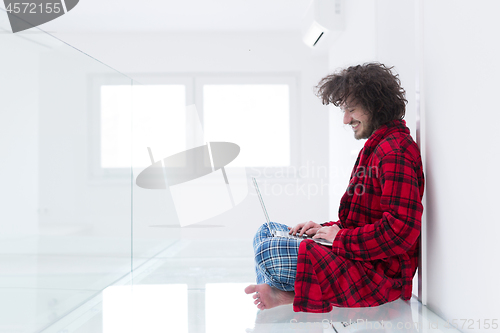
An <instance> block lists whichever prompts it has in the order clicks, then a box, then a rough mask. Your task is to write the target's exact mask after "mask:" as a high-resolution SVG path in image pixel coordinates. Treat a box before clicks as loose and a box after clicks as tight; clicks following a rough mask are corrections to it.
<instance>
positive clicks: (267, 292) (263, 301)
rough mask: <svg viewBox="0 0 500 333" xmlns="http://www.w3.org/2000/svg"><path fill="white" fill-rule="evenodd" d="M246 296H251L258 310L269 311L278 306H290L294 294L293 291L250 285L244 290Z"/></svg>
mask: <svg viewBox="0 0 500 333" xmlns="http://www.w3.org/2000/svg"><path fill="white" fill-rule="evenodd" d="M245 292H246V293H247V294H252V293H254V295H253V298H254V299H255V302H254V303H255V304H257V307H258V308H259V309H260V310H264V309H271V308H274V307H277V306H280V305H285V304H292V303H293V298H294V297H295V293H294V292H293V291H283V290H279V289H276V288H273V287H271V286H270V285H267V284H265V283H263V284H257V285H255V284H251V285H249V286H248V287H246V288H245Z"/></svg>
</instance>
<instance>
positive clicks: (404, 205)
mask: <svg viewBox="0 0 500 333" xmlns="http://www.w3.org/2000/svg"><path fill="white" fill-rule="evenodd" d="M391 69H392V68H388V67H386V66H385V65H383V64H379V63H368V64H364V65H358V66H352V67H349V68H347V69H344V70H341V71H340V72H337V73H335V74H332V75H329V76H326V77H325V78H323V79H322V80H321V81H320V83H319V84H318V86H317V94H318V96H319V97H320V98H322V101H323V104H329V103H333V104H334V105H335V106H340V108H341V109H342V111H343V112H344V124H349V125H351V126H352V129H353V131H354V137H355V138H356V139H358V140H359V139H368V140H367V141H366V143H365V145H364V147H363V149H362V150H361V151H360V153H359V156H358V159H357V161H356V163H355V165H354V168H353V171H352V174H351V179H350V182H349V186H348V187H347V190H346V192H345V194H344V195H343V197H342V199H341V201H340V207H339V221H336V222H326V223H323V224H318V223H314V222H312V221H309V222H306V223H299V224H298V225H296V226H295V227H293V228H290V227H287V226H286V225H283V224H279V223H275V222H272V223H273V226H274V228H275V229H276V230H290V233H291V234H296V233H299V234H300V236H302V234H304V233H306V234H307V235H310V236H313V238H324V239H327V240H329V241H332V242H333V245H332V247H327V246H323V245H320V244H317V243H316V242H314V241H313V240H307V239H306V240H300V239H295V238H282V237H272V236H271V233H270V231H269V228H268V227H267V226H266V225H263V226H261V227H260V229H259V230H258V232H257V234H256V236H255V238H254V243H253V244H254V250H255V260H256V272H257V283H258V284H257V285H250V286H248V287H246V288H245V292H246V293H247V294H251V293H253V294H254V295H253V298H254V299H255V302H254V303H255V304H256V305H257V307H258V308H259V309H261V310H264V309H270V308H273V307H275V306H279V305H284V304H292V303H293V309H294V311H307V312H329V311H331V310H332V306H339V307H365V306H376V305H380V304H383V303H386V302H391V301H394V300H396V299H398V298H402V299H404V300H408V299H410V297H411V290H412V278H413V276H414V274H415V271H416V269H417V266H418V256H419V253H420V247H419V236H420V224H421V217H422V211H423V206H422V196H423V193H424V175H423V172H422V161H421V157H420V152H419V148H418V146H417V145H416V143H415V142H414V141H413V139H412V138H411V136H410V130H409V129H408V127H406V123H405V121H404V120H403V117H404V115H405V106H406V103H407V100H406V99H405V91H404V89H403V88H402V87H401V82H400V80H399V78H398V75H394V74H393V73H392V72H391Z"/></svg>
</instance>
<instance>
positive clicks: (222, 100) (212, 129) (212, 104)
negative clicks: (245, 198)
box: [203, 84, 290, 167]
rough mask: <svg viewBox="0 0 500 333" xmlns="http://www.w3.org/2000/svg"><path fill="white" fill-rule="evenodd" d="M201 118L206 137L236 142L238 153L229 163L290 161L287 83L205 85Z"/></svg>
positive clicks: (259, 164) (252, 164)
mask: <svg viewBox="0 0 500 333" xmlns="http://www.w3.org/2000/svg"><path fill="white" fill-rule="evenodd" d="M203 119H204V126H205V127H204V129H205V138H206V139H207V140H208V141H228V142H235V143H237V144H238V145H239V146H240V148H241V151H240V155H239V156H238V158H237V159H236V160H235V161H234V162H233V163H232V166H240V167H279V166H289V165H290V96H289V86H288V85H285V84H238V85H223V84H221V85H209V84H208V85H205V86H204V87H203Z"/></svg>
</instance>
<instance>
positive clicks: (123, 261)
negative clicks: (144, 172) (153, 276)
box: [0, 11, 132, 332]
mask: <svg viewBox="0 0 500 333" xmlns="http://www.w3.org/2000/svg"><path fill="white" fill-rule="evenodd" d="M0 31H1V32H2V33H1V34H0V45H1V52H0V73H2V75H0V94H1V98H0V112H1V114H2V121H1V122H0V150H1V151H2V162H1V163H0V182H1V183H2V186H1V188H0V202H2V219H1V220H0V230H2V232H1V233H0V286H2V288H0V313H1V314H2V315H0V331H5V332H38V331H40V330H42V329H43V328H44V327H47V326H48V325H50V324H51V323H54V322H55V321H57V320H58V319H60V318H61V317H63V316H64V315H66V314H67V313H68V312H70V311H71V310H73V309H75V308H77V307H78V306H79V305H81V304H82V303H84V302H85V301H86V300H88V299H89V298H91V297H92V296H94V295H96V294H98V293H99V292H100V291H102V290H103V289H104V288H105V287H107V286H108V285H110V284H112V283H113V282H115V281H116V280H118V279H119V278H121V277H123V276H125V275H126V274H128V273H129V272H130V267H131V258H130V253H131V235H130V232H131V231H130V230H131V213H130V212H131V184H130V179H131V169H130V167H129V168H128V170H127V173H128V181H126V182H124V183H123V184H114V183H107V182H104V181H98V180H96V179H94V178H91V177H90V174H91V172H90V163H91V160H92V159H93V156H97V157H99V155H100V152H99V150H97V151H96V150H95V149H94V148H93V147H94V146H93V145H92V142H94V141H95V140H98V135H99V132H100V130H99V129H100V122H99V121H96V119H94V118H93V117H92V115H93V114H95V113H96V112H97V111H96V108H97V107H98V105H99V96H98V95H97V96H96V95H93V94H91V93H90V92H89V89H90V88H89V87H90V84H89V80H90V78H92V77H93V76H95V75H98V76H100V77H102V78H103V80H104V81H106V80H110V83H111V82H112V84H118V85H121V86H122V87H125V89H128V90H130V89H131V86H132V81H131V80H130V79H129V78H127V77H126V76H124V75H122V74H120V73H118V72H116V71H115V70H113V69H111V68H109V67H107V66H105V65H103V64H102V63H100V62H98V61H96V60H94V59H92V58H90V57H88V56H86V55H84V54H83V53H81V52H79V51H77V50H76V49H73V48H72V47H70V46H68V45H67V44H64V43H62V42H60V41H59V40H57V39H55V38H53V37H51V36H49V35H47V34H45V33H43V32H41V31H40V30H38V29H36V28H33V29H30V30H29V31H26V32H20V33H16V34H13V33H10V27H9V22H8V19H7V15H6V14H5V13H4V12H3V11H0ZM130 104H131V99H130V98H129V99H128V100H125V99H124V100H123V109H122V112H123V113H124V114H125V118H124V119H126V118H127V117H128V118H129V119H130V116H131V107H130ZM114 126H116V129H117V131H116V138H115V139H116V142H117V143H118V144H119V145H120V147H118V148H119V150H120V151H121V153H122V156H123V158H124V159H125V158H126V159H128V160H129V161H130V160H131V145H130V143H131V130H130V128H131V123H130V120H128V121H126V120H125V121H122V122H116V123H115V124H114ZM109 155H110V153H109V152H107V151H103V154H102V158H103V160H109V159H110V156H109Z"/></svg>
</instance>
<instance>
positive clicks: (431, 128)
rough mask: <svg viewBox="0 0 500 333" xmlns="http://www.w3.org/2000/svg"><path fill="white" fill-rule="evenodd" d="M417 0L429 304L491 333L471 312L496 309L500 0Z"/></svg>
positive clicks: (499, 292) (488, 314) (487, 315)
mask: <svg viewBox="0 0 500 333" xmlns="http://www.w3.org/2000/svg"><path fill="white" fill-rule="evenodd" d="M422 3H423V22H422V24H423V33H424V35H423V57H424V58H423V64H424V68H423V69H424V72H423V74H424V77H423V81H424V82H423V88H424V90H423V91H424V93H425V117H426V119H425V132H426V138H425V139H426V150H427V154H426V155H427V156H426V160H427V163H426V164H427V165H426V169H427V188H426V191H427V206H426V210H427V221H428V231H427V239H428V241H427V244H428V258H427V260H428V286H427V292H428V306H429V308H430V309H432V310H434V311H436V312H437V313H438V314H441V315H442V316H443V317H444V318H445V319H449V320H451V319H460V318H463V319H471V320H474V321H476V322H475V323H474V324H473V325H472V326H470V328H472V329H469V328H467V327H466V328H464V329H463V331H464V332H465V331H467V332H473V331H474V332H479V331H483V332H489V331H490V330H491V329H490V330H488V329H485V328H484V327H483V325H481V329H479V327H478V323H477V320H484V319H495V318H496V319H497V322H498V319H499V318H498V314H499V313H500V305H499V302H498V297H499V296H500V286H499V284H498V283H497V279H496V277H497V276H498V274H499V273H500V268H499V266H498V262H499V259H498V256H499V254H500V245H499V244H500V242H499V241H498V234H499V232H500V227H499V222H500V218H499V216H498V210H497V207H498V200H499V199H500V196H499V195H498V188H499V186H500V180H499V177H498V176H497V169H498V163H499V162H500V149H499V148H498V146H497V142H498V133H497V132H498V131H497V129H496V124H498V123H499V122H500V108H499V106H498V102H497V98H496V96H498V91H499V89H500V84H499V79H498V78H499V76H500V65H499V62H498V59H500V42H499V39H498V31H500V21H499V20H498V13H499V12H500V2H498V1H486V0H482V1H475V2H469V1H465V0H453V1H452V0H447V1H444V0H440V1H431V0H422ZM459 322H460V321H459ZM471 322H472V321H471ZM471 322H468V324H469V323H471ZM490 322H491V321H490ZM460 324H462V322H460ZM481 324H483V322H482V321H481ZM467 326H468V325H467Z"/></svg>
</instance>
